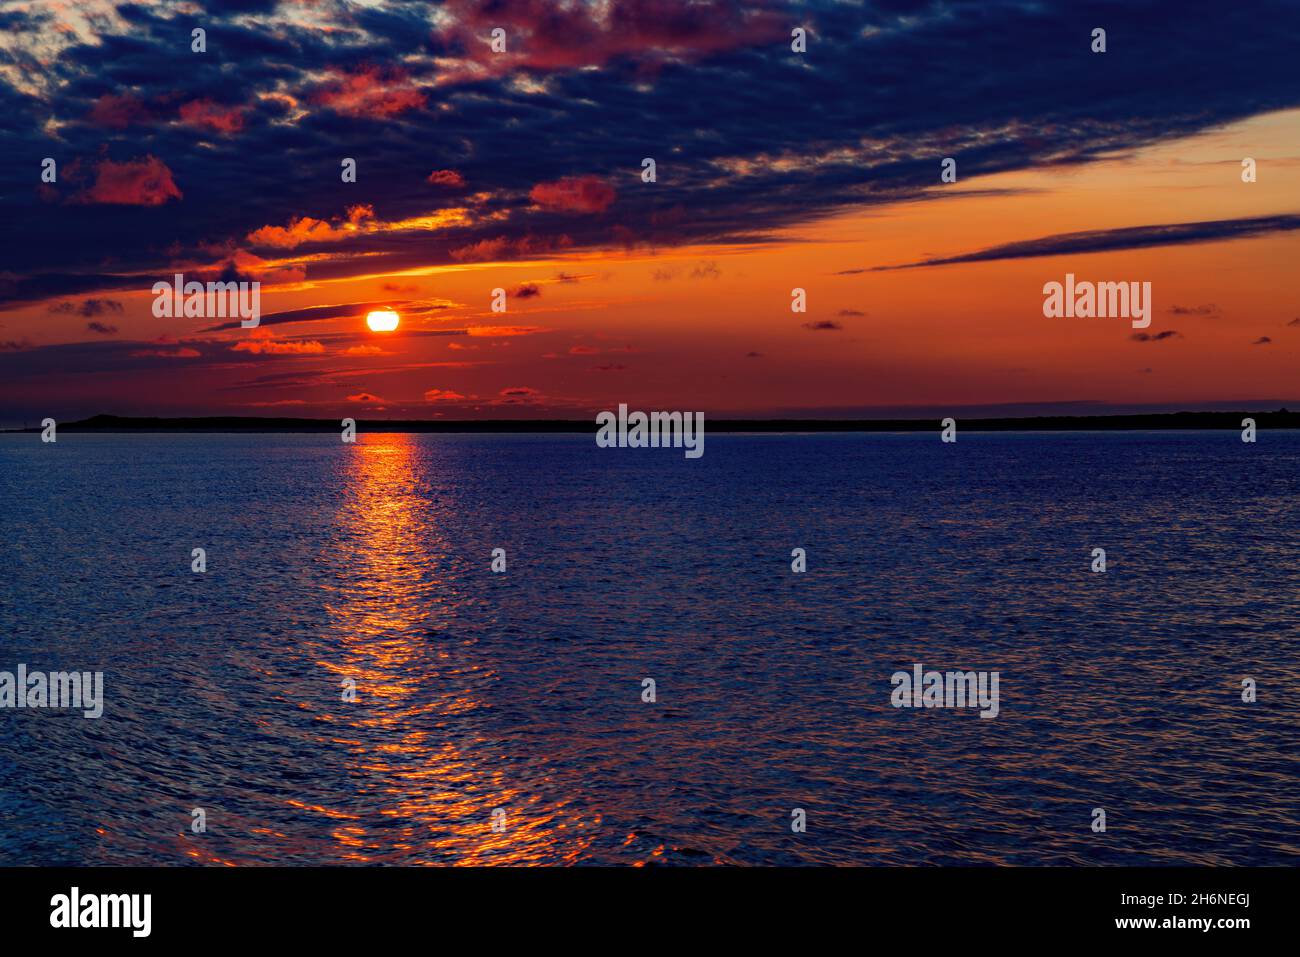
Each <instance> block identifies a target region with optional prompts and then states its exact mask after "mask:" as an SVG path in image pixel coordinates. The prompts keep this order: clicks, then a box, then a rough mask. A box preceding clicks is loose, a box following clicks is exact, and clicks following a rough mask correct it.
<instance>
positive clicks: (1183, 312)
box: [1166, 302, 1222, 316]
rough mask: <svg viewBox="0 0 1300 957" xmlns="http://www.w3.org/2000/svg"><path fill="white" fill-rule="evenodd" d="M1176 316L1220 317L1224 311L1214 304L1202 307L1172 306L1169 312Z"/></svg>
mask: <svg viewBox="0 0 1300 957" xmlns="http://www.w3.org/2000/svg"><path fill="white" fill-rule="evenodd" d="M1166 311H1167V312H1169V313H1170V314H1171V315H1175V316H1220V315H1222V311H1221V310H1220V309H1219V307H1218V306H1216V305H1215V304H1214V303H1212V302H1208V303H1206V304H1204V305H1202V306H1170V307H1169V309H1168V310H1166Z"/></svg>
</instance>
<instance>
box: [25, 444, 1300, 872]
mask: <svg viewBox="0 0 1300 957" xmlns="http://www.w3.org/2000/svg"><path fill="white" fill-rule="evenodd" d="M1298 476H1300V435H1297V434H1292V433H1270V432H1264V433H1261V435H1260V439H1259V442H1258V443H1257V444H1256V445H1253V446H1252V445H1245V444H1243V443H1242V442H1241V441H1240V440H1239V438H1238V435H1237V434H1236V433H1235V432H1232V433H1180V434H1153V433H1128V434H1088V433H1082V434H1081V433H1075V434H1026V435H977V434H970V433H965V434H962V436H961V437H960V440H959V442H958V444H957V445H955V446H954V445H943V444H942V443H940V442H939V440H938V438H937V436H936V435H924V436H904V435H878V436H801V435H784V436H723V435H719V434H716V433H710V434H709V435H708V438H707V443H706V451H705V455H704V457H703V458H702V459H700V460H698V461H687V460H686V459H684V458H683V456H682V454H681V452H680V451H673V450H611V449H598V448H597V447H596V446H595V444H594V442H593V441H592V439H591V438H590V437H589V436H586V437H579V436H545V437H526V436H493V437H477V436H474V437H471V436H409V435H363V436H361V437H360V439H359V442H358V444H356V445H355V446H349V445H344V444H343V443H341V442H339V441H338V439H337V438H336V437H332V436H281V435H257V436H229V435H227V436H208V435H204V436H176V435H165V436H161V435H160V436H85V435H75V434H64V435H62V436H60V438H59V441H58V443H57V444H56V445H42V444H41V443H40V441H39V438H38V437H37V436H34V435H28V436H0V670H10V671H12V670H14V669H15V668H16V665H17V664H18V663H19V662H22V663H25V664H27V665H28V666H29V668H31V669H33V670H47V671H58V670H67V669H78V670H90V671H94V670H102V671H103V672H104V673H105V684H106V690H105V696H106V704H105V712H104V717H103V718H101V719H100V720H87V719H85V718H82V717H80V715H79V713H75V714H74V713H70V712H62V711H51V710H46V711H40V710H23V711H16V710H8V709H6V710H2V711H0V864H16V863H19V864H20V863H33V864H51V865H52V864H155V863H162V864H175V863H199V864H241V865H243V864H258V863H285V864H317V863H326V864H335V863H372V864H373V863H380V864H425V863H436V864H493V863H512V864H561V863H598V864H645V863H664V864H708V863H744V864H849V863H862V864H989V863H997V864H1180V863H1190V864H1294V863H1297V862H1298V861H1300V788H1297V774H1298V772H1300V760H1298V755H1300V721H1298V720H1297V719H1298V718H1300V708H1298V707H1297V695H1300V513H1298V512H1297V508H1298V501H1300V500H1298V499H1297V490H1298V489H1297V485H1298V479H1297V477H1298ZM195 547H203V548H205V549H206V550H207V561H208V570H207V573H206V574H202V575H199V574H194V573H192V572H191V570H190V561H191V559H190V553H191V549H193V548H195ZM794 547H802V548H805V549H806V550H807V554H808V571H807V573H806V574H802V575H796V574H792V573H791V570H790V551H791V549H792V548H794ZM1094 547H1103V548H1105V549H1106V551H1107V554H1108V570H1107V572H1106V573H1105V574H1095V573H1093V572H1092V571H1091V570H1090V564H1091V557H1090V553H1091V550H1092V549H1093V548H1094ZM494 548H504V549H505V550H506V553H507V563H508V564H507V571H506V573H505V574H500V575H498V574H493V573H492V572H491V570H490V567H489V566H490V553H491V551H492V549H494ZM915 663H921V664H922V665H924V666H925V667H926V668H927V669H929V668H934V669H937V670H953V669H959V668H960V669H985V670H996V671H999V672H1000V675H1001V679H1000V681H1001V683H1000V689H1001V713H1000V714H999V715H998V717H997V718H995V719H993V720H981V719H980V718H979V716H978V714H977V712H976V711H975V710H961V709H950V710H943V709H935V710H910V709H896V708H893V707H891V705H890V692H891V690H892V687H891V684H890V676H891V675H892V674H893V673H894V672H895V671H899V670H904V671H910V670H911V668H912V665H913V664H915ZM646 677H652V678H654V679H655V681H656V683H657V701H656V702H655V703H653V704H648V703H643V702H642V700H641V690H642V685H641V682H642V679H643V678H646ZM1245 677H1251V678H1254V679H1255V680H1256V681H1257V682H1258V688H1259V691H1258V694H1259V700H1258V701H1257V702H1255V703H1254V704H1247V703H1243V702H1242V700H1241V681H1242V679H1243V678H1245ZM348 678H351V679H354V680H355V682H356V687H357V700H356V701H355V702H351V703H349V702H345V701H343V700H342V690H341V685H342V682H343V681H344V680H345V679H348ZM1097 807H1102V808H1105V810H1106V814H1107V825H1108V829H1107V831H1106V833H1104V834H1096V833H1093V832H1092V830H1091V827H1090V825H1091V823H1092V810H1093V808H1097ZM194 808H203V809H205V811H206V814H207V828H208V829H207V832H206V833H204V834H194V833H192V832H191V830H190V823H191V810H192V809H194ZM497 808H500V809H502V810H503V811H504V813H505V823H506V829H505V832H504V833H495V832H493V830H492V827H491V824H492V813H493V811H494V809H497ZM793 808H803V809H804V810H805V811H806V813H807V822H808V823H807V832H806V833H803V834H796V833H792V832H791V827H790V823H791V810H792V809H793Z"/></svg>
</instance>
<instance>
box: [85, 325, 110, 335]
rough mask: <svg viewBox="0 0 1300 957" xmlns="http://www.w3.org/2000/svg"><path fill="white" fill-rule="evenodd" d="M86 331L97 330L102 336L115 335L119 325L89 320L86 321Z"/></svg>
mask: <svg viewBox="0 0 1300 957" xmlns="http://www.w3.org/2000/svg"><path fill="white" fill-rule="evenodd" d="M86 331H87V332H97V333H99V334H100V335H101V336H113V335H116V334H117V326H109V325H105V324H104V323H102V322H88V323H86Z"/></svg>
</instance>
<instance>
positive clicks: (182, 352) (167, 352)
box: [131, 347, 202, 359]
mask: <svg viewBox="0 0 1300 957" xmlns="http://www.w3.org/2000/svg"><path fill="white" fill-rule="evenodd" d="M131 355H132V356H134V357H136V358H144V357H146V356H156V357H157V358H159V359H197V358H199V356H201V355H202V353H201V352H199V351H198V350H197V349H190V348H189V347H185V348H181V349H138V350H136V351H135V352H132V353H131Z"/></svg>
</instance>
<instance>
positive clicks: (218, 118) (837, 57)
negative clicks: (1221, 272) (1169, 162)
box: [0, 0, 1300, 302]
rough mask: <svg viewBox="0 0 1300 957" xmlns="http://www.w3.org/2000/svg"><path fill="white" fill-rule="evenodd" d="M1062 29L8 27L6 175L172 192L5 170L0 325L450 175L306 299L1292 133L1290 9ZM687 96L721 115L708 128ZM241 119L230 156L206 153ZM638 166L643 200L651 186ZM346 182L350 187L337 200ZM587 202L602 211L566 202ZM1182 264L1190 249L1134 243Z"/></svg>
mask: <svg viewBox="0 0 1300 957" xmlns="http://www.w3.org/2000/svg"><path fill="white" fill-rule="evenodd" d="M28 6H29V7H31V8H33V10H38V9H41V6H40V5H28ZM44 6H48V5H44ZM93 6H94V8H95V9H96V10H98V8H99V3H98V2H96V3H95V4H94V5H93ZM254 6H256V7H257V8H258V9H259V12H257V13H255V14H253V15H250V14H248V13H247V12H246V11H247V10H248V9H251V8H252V7H254ZM1074 6H1075V5H1073V4H1071V3H1070V2H1069V0H1042V2H1036V3H1032V4H1025V3H1022V2H1020V0H985V2H981V3H962V4H956V5H954V4H942V3H928V2H911V0H884V2H880V3H873V4H865V5H863V4H847V3H837V2H830V0H809V2H808V3H806V4H805V3H800V4H787V3H786V2H784V0H774V2H771V3H766V2H764V3H750V2H747V0H702V2H695V3H690V4H679V3H667V2H664V0H609V2H607V3H600V4H589V3H577V2H560V0H503V2H498V3H492V4H480V3H477V2H472V0H452V2H450V3H447V4H442V5H437V6H436V8H435V7H433V5H425V4H409V3H405V2H402V0H369V2H367V3H365V4H357V3H316V4H312V5H311V6H310V16H309V17H304V14H303V10H304V9H307V8H306V7H304V6H303V5H302V4H298V3H278V4H277V3H274V2H272V0H235V2H231V3H208V4H202V5H200V7H199V8H196V9H200V8H201V10H202V13H203V17H204V22H205V25H206V27H207V29H208V36H209V46H208V52H207V53H206V54H204V55H203V56H195V55H193V54H191V53H190V51H189V46H188V43H185V42H179V43H178V42H177V38H178V37H182V38H183V37H186V36H187V35H188V29H189V26H190V21H191V20H192V19H193V17H194V13H193V12H192V11H190V10H189V8H187V7H183V6H181V7H178V6H176V5H156V4H149V5H146V4H120V5H108V4H105V5H104V10H103V13H102V14H101V13H99V12H96V13H95V15H94V18H93V26H91V25H90V24H89V22H88V21H86V20H85V19H84V18H81V17H79V16H78V15H76V14H73V15H70V16H69V17H67V18H64V17H58V16H54V15H52V14H51V15H50V16H48V17H41V16H38V14H37V13H35V12H27V13H19V12H7V13H8V17H9V20H10V21H21V23H22V27H21V28H19V27H14V28H9V27H6V30H5V34H4V43H5V44H6V45H5V49H4V55H3V56H0V108H3V109H4V110H5V124H4V130H3V131H0V150H2V151H3V152H4V153H5V155H9V156H24V155H28V152H30V145H31V144H33V143H39V142H42V141H44V138H46V137H48V136H50V135H51V131H56V132H57V136H58V142H59V149H60V150H61V151H62V153H63V155H66V156H85V157H95V158H97V159H104V160H108V161H110V162H113V163H116V164H118V165H119V166H121V165H124V163H138V162H140V161H139V160H134V159H129V157H132V156H139V155H141V154H147V155H148V156H150V157H158V160H157V162H158V163H159V164H165V168H166V169H167V170H168V173H167V174H166V178H165V179H164V178H163V176H162V173H161V170H159V171H158V173H159V175H158V177H157V182H156V184H155V187H154V188H153V189H141V188H130V187H129V186H127V185H123V186H121V187H120V188H114V186H113V184H112V183H111V182H108V181H106V182H105V183H103V184H102V185H98V187H97V188H94V189H87V190H86V191H85V192H84V193H83V194H80V195H78V196H77V198H76V199H75V200H73V201H64V202H59V203H54V202H44V203H42V202H40V201H39V200H38V198H37V196H36V195H35V194H34V190H33V183H32V179H33V177H32V176H31V175H30V171H28V172H23V170H24V169H25V168H26V167H24V166H23V164H21V163H12V164H9V165H8V166H6V167H5V168H4V169H0V193H3V195H5V196H6V197H7V198H8V199H11V200H15V201H14V202H10V203H7V204H6V217H7V221H6V228H7V229H8V230H9V231H10V232H11V233H13V234H14V235H21V236H22V237H23V242H22V243H15V244H11V247H12V248H7V249H6V263H5V269H6V270H9V271H11V272H13V273H14V274H15V276H16V277H17V278H16V279H15V281H14V282H13V284H12V285H6V286H5V287H4V288H3V289H0V300H3V301H4V302H13V301H22V300H24V299H32V298H47V297H49V296H51V295H56V296H64V297H66V296H73V295H91V294H94V293H96V292H100V291H103V290H108V289H115V288H122V287H123V285H128V286H129V285H130V284H131V283H132V282H133V281H134V280H133V278H132V277H134V276H138V275H140V274H145V273H155V272H157V273H162V274H165V270H166V268H167V267H169V266H170V265H171V264H172V263H173V262H175V261H177V260H193V261H198V260H200V259H201V258H202V257H201V256H200V255H199V253H200V251H201V250H202V249H203V248H205V247H210V246H212V245H213V244H226V243H236V244H237V243H239V242H242V241H243V237H246V236H247V235H248V234H249V233H253V232H257V231H258V230H260V229H263V228H267V227H268V224H274V226H275V227H277V228H279V229H281V230H285V231H287V232H291V231H292V230H291V227H292V225H293V224H294V223H295V222H298V221H302V220H313V221H316V222H323V223H326V224H328V226H329V227H331V228H333V229H337V228H339V224H338V223H337V222H336V221H335V220H334V219H333V216H334V213H335V210H336V209H337V207H338V202H339V196H340V191H342V192H343V193H347V192H349V191H350V192H355V193H357V194H358V196H360V195H362V194H361V192H360V191H364V198H365V201H366V202H367V203H371V204H373V206H374V208H375V209H376V210H378V211H382V214H383V216H384V218H385V219H386V220H387V221H390V222H395V223H396V222H410V221H416V222H418V221H419V220H420V219H421V217H427V216H428V211H429V197H430V188H431V187H432V186H437V185H441V184H437V183H434V184H431V183H429V182H428V181H427V177H428V176H429V175H430V172H431V171H435V170H437V171H448V172H451V171H460V170H464V171H465V173H464V175H465V176H466V177H468V178H469V179H470V181H471V182H472V184H473V186H474V188H475V189H477V190H481V191H482V192H481V197H482V198H481V199H478V200H475V201H474V205H473V212H474V215H473V216H472V218H469V219H468V220H467V221H465V222H460V223H458V224H456V225H454V226H447V225H445V224H439V225H437V226H434V225H432V224H430V225H428V226H418V225H416V226H412V227H411V228H409V229H403V230H383V229H376V230H358V231H357V232H355V233H353V234H351V235H349V236H347V237H344V238H343V239H342V240H339V241H337V242H332V243H331V248H330V249H329V250H328V253H329V255H327V256H320V257H318V258H315V259H313V261H312V265H311V272H312V279H313V281H316V280H318V279H319V280H322V281H330V280H341V279H344V278H349V277H353V276H358V275H367V276H370V275H382V274H385V273H388V274H395V273H398V272H400V271H402V270H404V269H409V268H427V267H430V266H438V265H444V264H455V263H466V262H487V261H492V260H495V259H500V260H506V259H519V258H526V257H540V256H546V255H550V254H552V253H554V252H556V251H560V250H570V249H572V250H594V249H611V248H618V247H620V246H622V247H626V248H633V247H637V246H639V247H642V248H647V249H654V250H659V249H666V248H672V247H682V246H686V245H696V244H700V245H704V244H712V245H718V246H722V245H740V244H752V243H758V242H764V241H767V240H770V239H772V238H774V237H777V236H784V235H788V233H787V232H786V231H787V230H788V229H789V228H791V227H794V226H798V225H801V224H805V223H809V222H813V221H816V220H819V219H821V218H823V217H825V216H827V215H830V214H832V213H835V212H840V211H844V210H848V209H857V210H862V209H868V208H871V207H878V206H882V205H887V204H892V203H898V202H901V201H914V200H921V199H927V198H930V197H934V196H937V195H943V196H945V197H947V196H948V195H950V194H940V192H939V189H938V185H937V183H936V179H937V177H936V175H935V170H934V168H933V167H934V164H932V163H931V162H930V160H929V159H928V158H927V157H929V156H932V155H933V156H943V155H957V154H960V155H961V157H962V171H963V180H964V181H966V182H967V183H969V182H971V181H972V180H974V179H976V178H978V177H987V176H992V175H995V174H999V173H1006V172H1012V171H1017V170H1035V171H1046V172H1048V173H1049V174H1050V173H1051V172H1052V171H1053V170H1056V169H1060V170H1068V169H1069V168H1070V167H1072V166H1074V165H1077V164H1081V163H1087V162H1090V161H1092V160H1094V159H1097V158H1099V157H1109V156H1116V155H1128V154H1131V153H1132V152H1133V151H1134V150H1136V149H1139V148H1142V147H1144V146H1148V145H1151V144H1159V143H1167V142H1171V141H1173V140H1175V139H1178V138H1181V137H1185V136H1188V135H1190V134H1193V133H1196V132H1198V131H1204V130H1215V129H1222V128H1224V127H1225V126H1227V125H1229V124H1232V123H1234V122H1238V121H1240V120H1242V119H1245V118H1248V117H1252V116H1259V115H1264V114H1268V113H1272V112H1275V111H1277V110H1281V109H1286V108H1292V107H1295V106H1296V105H1297V104H1300V88H1297V85H1296V84H1295V83H1294V82H1293V80H1292V77H1293V75H1294V67H1295V64H1294V36H1295V32H1296V29H1297V24H1298V23H1300V12H1298V11H1297V10H1296V9H1295V6H1294V4H1293V3H1290V2H1285V0H1260V2H1259V5H1258V8H1255V7H1252V11H1253V12H1254V15H1253V16H1251V17H1243V16H1240V15H1239V14H1238V13H1237V12H1236V11H1234V10H1233V9H1232V8H1230V7H1224V6H1223V5H1222V4H1220V3H1217V2H1212V0H1180V2H1174V0H1150V2H1145V3H1143V4H1140V5H1137V4H1115V5H1112V6H1111V7H1109V8H1108V9H1107V18H1108V21H1107V24H1106V26H1107V29H1108V30H1109V31H1110V34H1111V36H1112V38H1113V37H1115V36H1123V37H1124V43H1123V44H1122V45H1114V44H1113V45H1112V50H1111V52H1110V53H1108V54H1107V55H1106V56H1105V57H1104V58H1103V57H1095V56H1093V55H1092V54H1090V53H1089V52H1088V51H1087V45H1086V44H1079V43H1077V42H1076V41H1075V40H1074V39H1072V38H1073V37H1077V35H1078V32H1079V30H1080V29H1082V28H1080V27H1079V26H1078V23H1077V18H1078V14H1077V12H1076V11H1075V9H1074ZM791 23H800V24H807V25H808V26H809V28H810V29H811V31H812V34H813V36H814V38H815V39H814V44H813V46H812V47H811V48H810V51H809V54H808V55H807V56H798V55H792V54H791V52H790V46H789V34H790V27H791ZM1152 24H1159V29H1153V28H1152V27H1151V25H1152ZM494 26H502V27H504V28H505V29H506V31H507V35H508V52H506V53H503V54H500V55H496V54H493V53H491V51H490V50H489V48H488V44H487V42H486V40H487V35H488V31H489V30H490V29H491V28H492V27H494ZM1085 33H1086V31H1085ZM1209 49H1222V50H1229V51H1247V52H1243V53H1241V54H1240V55H1235V54H1234V55H1233V56H1232V57H1231V68H1230V69H1225V70H1223V71H1221V72H1222V76H1221V77H1219V79H1218V82H1216V83H1212V84H1211V83H1208V82H1202V81H1201V80H1198V79H1192V80H1189V81H1188V82H1186V83H1182V82H1180V83H1169V84H1152V83H1150V82H1149V79H1150V77H1151V76H1175V77H1184V78H1198V77H1202V76H1204V57H1205V51H1206V50H1209ZM1026 50H1032V51H1035V55H1034V56H1025V55H1024V52H1025V51H1026ZM1103 59H1104V60H1105V63H1104V64H1100V66H1102V67H1104V69H1102V68H1098V65H1099V61H1100V60H1103ZM922 62H923V63H925V64H926V69H925V70H922V71H918V70H916V69H915V67H916V64H917V63H922ZM991 62H992V63H997V64H998V69H997V70H996V71H990V70H988V69H987V64H988V63H991ZM397 64H400V66H397ZM900 76H907V77H908V82H907V83H905V84H904V83H899V82H898V79H897V78H898V77H900ZM972 76H979V77H980V78H981V79H980V82H979V83H972V82H970V77H972ZM846 89H869V90H874V91H877V94H878V95H872V96H845V95H844V91H845V90H846ZM702 91H704V92H705V95H706V96H707V99H708V101H709V102H712V103H724V104H733V105H739V108H736V109H716V110H710V109H703V108H701V107H700V103H701V102H702V100H701V95H702ZM1081 103H1083V104H1087V109H1086V110H1084V109H1081V108H1080V106H1079V104H1081ZM186 104H199V105H198V106H189V107H187V106H186ZM209 104H211V105H209ZM790 104H798V109H796V110H792V109H791V107H790ZM183 110H184V111H185V112H184V114H183V113H182V111H183ZM235 111H238V116H239V117H240V118H241V119H240V122H241V123H242V126H240V128H239V129H238V133H237V135H234V134H233V133H226V132H224V131H226V130H233V127H234V124H235V122H236V121H235V116H236V112H235ZM92 118H93V119H92ZM186 118H188V120H189V122H186ZM196 130H199V131H202V133H204V134H208V133H212V134H218V135H195V131H196ZM342 144H358V145H357V146H356V147H355V148H353V147H348V148H347V150H346V151H344V149H343V146H342ZM636 144H660V145H659V146H657V147H656V146H652V145H645V146H644V147H643V146H641V145H636ZM633 145H636V148H635V150H633V149H632V146H633ZM940 149H942V150H944V151H945V152H938V150H940ZM124 151H130V152H124ZM521 151H526V154H525V155H526V158H527V165H526V167H525V166H524V165H522V164H521V163H520V161H519V156H520V155H521ZM646 153H649V154H651V155H654V156H655V158H656V160H657V162H658V173H659V182H658V183H656V184H643V183H641V182H640V180H639V175H638V174H639V160H640V158H641V157H642V156H643V155H645V154H646ZM349 154H352V155H355V156H356V158H357V159H358V161H359V164H360V165H359V182H358V183H357V184H356V185H355V187H354V186H351V185H345V184H341V183H340V182H339V180H338V178H337V177H338V173H339V159H340V158H341V156H342V155H349ZM413 157H414V159H413ZM110 158H111V159H110ZM88 162H89V161H88ZM68 165H69V166H70V165H71V164H68ZM65 169H66V167H65V165H64V164H63V163H60V170H59V174H60V175H59V182H58V183H57V184H48V185H47V188H46V193H47V194H50V195H52V196H53V197H55V198H60V199H66V195H67V194H66V192H65V190H66V189H68V187H67V186H66V185H65V179H66V180H67V182H71V183H73V184H74V185H73V187H72V189H74V190H75V189H76V188H77V187H84V186H86V184H85V183H81V182H76V181H75V180H73V179H71V178H70V177H65V175H64V174H65ZM108 169H109V170H110V171H111V170H112V167H108ZM172 170H174V171H175V175H176V177H178V178H179V179H180V183H179V184H178V183H176V182H173V181H172V180H171V176H172V174H171V172H170V171H172ZM286 171H288V172H286ZM88 172H89V170H88ZM108 179H110V180H111V179H112V177H111V176H110V177H108ZM92 180H93V176H92ZM584 180H595V181H597V182H599V183H603V184H605V186H606V187H607V189H606V190H602V189H600V188H599V187H597V188H596V189H595V190H594V191H592V190H591V189H585V188H582V187H578V188H576V189H567V190H566V189H562V188H557V187H556V186H555V184H560V183H564V182H565V181H576V182H581V181H584ZM168 183H170V184H171V185H170V187H169V186H168ZM624 183H626V184H627V185H626V186H624V185H623V184H624ZM182 186H183V187H185V190H184V192H185V195H184V198H183V202H184V203H185V214H186V215H185V218H184V220H181V219H179V218H175V219H169V220H165V221H164V220H162V219H161V218H156V219H154V220H152V221H151V222H150V223H149V224H148V228H143V225H144V222H145V221H144V220H143V219H139V218H135V217H134V216H131V215H130V214H132V213H136V212H141V210H113V211H112V212H113V213H114V214H117V213H123V214H126V217H125V218H126V219H127V220H129V225H128V226H126V227H124V226H123V221H124V219H123V217H117V216H116V215H115V216H114V217H109V216H105V215H98V214H101V213H103V212H104V211H103V210H97V209H95V208H94V207H95V204H97V203H99V202H117V201H118V200H119V199H120V198H121V197H126V202H128V203H130V204H133V205H153V206H157V205H160V204H161V203H164V202H171V201H173V200H179V199H182V197H181V196H180V195H179V194H180V192H181V187H182ZM450 188H455V189H462V188H463V187H459V186H456V187H450ZM534 189H538V190H539V196H540V199H541V200H543V201H545V202H542V201H539V199H538V198H534V197H533V196H532V193H533V191H534ZM615 190H616V192H617V195H616V196H611V193H613V192H614V191H615ZM74 195H75V194H74ZM475 195H476V196H477V195H480V194H475ZM250 196H251V197H256V200H257V201H256V202H250V201H249V197H250ZM607 200H608V201H607ZM944 201H947V199H946V198H945V199H944ZM467 202H468V200H467ZM1280 211H1281V212H1284V213H1285V212H1287V210H1285V209H1281V210H1280ZM309 225H310V224H309ZM299 228H301V227H299ZM539 234H540V235H539ZM1111 238H1112V239H1116V238H1118V239H1122V238H1123V237H1111ZM1130 238H1133V237H1130ZM1170 238H1174V239H1178V240H1179V241H1191V240H1192V238H1193V237H1192V236H1191V235H1184V236H1181V237H1171V236H1163V237H1161V236H1150V237H1148V238H1147V241H1157V240H1161V241H1163V240H1168V239H1170ZM271 248H296V249H301V248H302V247H301V246H297V247H290V246H285V247H271ZM1020 252H1021V253H1022V254H1023V253H1025V252H1027V250H1021V251H1020Z"/></svg>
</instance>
